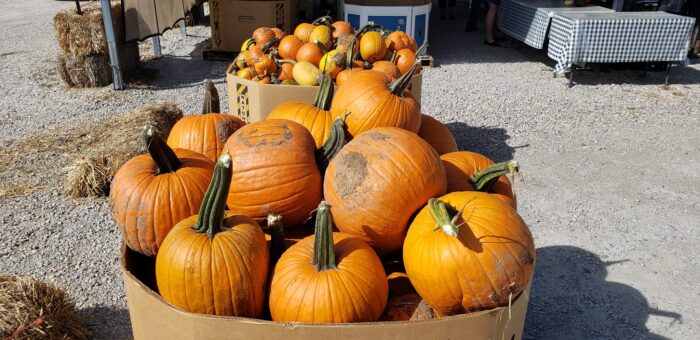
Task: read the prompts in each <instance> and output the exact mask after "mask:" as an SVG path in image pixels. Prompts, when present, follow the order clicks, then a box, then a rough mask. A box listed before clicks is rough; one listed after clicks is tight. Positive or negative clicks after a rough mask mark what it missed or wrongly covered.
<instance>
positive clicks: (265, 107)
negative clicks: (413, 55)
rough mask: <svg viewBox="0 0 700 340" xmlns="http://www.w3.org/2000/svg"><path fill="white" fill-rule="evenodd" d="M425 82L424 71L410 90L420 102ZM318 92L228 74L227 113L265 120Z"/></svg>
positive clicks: (251, 119) (248, 119)
mask: <svg viewBox="0 0 700 340" xmlns="http://www.w3.org/2000/svg"><path fill="white" fill-rule="evenodd" d="M422 85H423V74H422V73H420V74H418V75H417V76H414V77H413V79H412V83H411V85H410V87H411V93H412V94H413V97H414V98H415V99H416V100H417V101H418V103H420V101H421V86H422ZM336 89H337V88H336ZM316 92H318V86H298V85H271V84H260V83H256V82H254V81H252V80H246V79H243V78H239V77H236V76H235V75H234V74H232V73H226V94H227V95H228V113H229V114H232V115H236V116H238V117H239V118H241V119H243V121H245V122H246V123H251V122H257V121H261V120H265V118H267V115H268V114H269V113H270V111H272V110H273V109H274V108H276V107H277V106H278V105H280V104H282V103H286V102H291V101H299V102H305V103H309V104H312V103H313V102H314V98H315V97H316Z"/></svg>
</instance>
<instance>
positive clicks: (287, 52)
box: [277, 35, 304, 59]
mask: <svg viewBox="0 0 700 340" xmlns="http://www.w3.org/2000/svg"><path fill="white" fill-rule="evenodd" d="M302 45H304V43H303V42H302V41H301V40H299V38H298V37H297V36H294V35H288V36H286V37H284V38H282V40H280V46H279V47H278V48H277V51H278V52H279V55H280V57H282V58H283V59H296V57H297V52H299V49H300V48H301V46H302Z"/></svg>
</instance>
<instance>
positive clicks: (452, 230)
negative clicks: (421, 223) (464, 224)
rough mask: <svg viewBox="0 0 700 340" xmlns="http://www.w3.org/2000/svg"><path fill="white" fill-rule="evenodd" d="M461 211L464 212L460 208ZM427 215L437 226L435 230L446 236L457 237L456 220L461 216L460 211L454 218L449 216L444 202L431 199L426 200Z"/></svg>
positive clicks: (457, 227)
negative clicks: (439, 230)
mask: <svg viewBox="0 0 700 340" xmlns="http://www.w3.org/2000/svg"><path fill="white" fill-rule="evenodd" d="M465 206H466V205H465ZM462 210H464V208H462ZM428 213H430V216H431V217H432V218H433V220H434V221H435V224H437V227H436V228H435V229H436V230H437V229H441V230H442V231H443V232H444V233H445V234H446V235H447V236H457V235H459V226H458V225H457V224H456V223H457V219H459V217H460V216H462V211H459V212H458V213H457V214H456V215H454V216H450V212H449V211H448V210H447V204H446V203H445V202H443V201H440V200H439V199H437V198H431V199H430V200H428Z"/></svg>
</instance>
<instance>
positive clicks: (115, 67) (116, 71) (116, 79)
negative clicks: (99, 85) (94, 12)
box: [100, 0, 124, 90]
mask: <svg viewBox="0 0 700 340" xmlns="http://www.w3.org/2000/svg"><path fill="white" fill-rule="evenodd" d="M100 2H101V5H102V20H103V22H104V25H105V36H106V37H107V48H108V50H109V63H110V64H112V78H113V83H114V89H115V90H123V89H124V81H123V79H122V69H121V67H120V66H119V51H117V42H116V40H117V39H116V35H115V34H114V25H113V23H112V7H111V6H110V4H109V0H101V1H100Z"/></svg>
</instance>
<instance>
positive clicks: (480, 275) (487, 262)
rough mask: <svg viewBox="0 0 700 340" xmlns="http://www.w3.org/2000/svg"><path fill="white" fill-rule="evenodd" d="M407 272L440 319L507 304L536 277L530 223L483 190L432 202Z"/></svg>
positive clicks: (411, 245)
mask: <svg viewBox="0 0 700 340" xmlns="http://www.w3.org/2000/svg"><path fill="white" fill-rule="evenodd" d="M403 259H404V265H405V266H406V274H408V277H409V278H410V279H411V283H412V284H413V286H414V287H415V288H416V291H417V292H418V294H420V296H421V297H423V299H425V301H426V302H427V303H428V304H429V305H430V306H431V307H433V309H434V310H435V312H436V314H438V315H454V314H461V313H467V312H472V311H478V310H484V309H491V308H494V307H498V306H504V305H508V303H509V301H511V300H512V299H515V298H516V297H517V296H518V294H520V292H522V291H523V289H525V287H526V285H527V283H528V282H529V281H530V278H531V276H532V270H533V264H534V262H535V245H534V243H533V240H532V235H531V234H530V231H529V230H528V228H527V226H526V225H525V222H523V220H522V219H521V218H520V216H518V214H517V213H516V212H515V210H513V209H512V208H511V207H509V206H508V205H506V204H504V203H503V202H502V201H500V200H498V199H496V198H494V197H492V196H491V195H489V194H485V193H481V192H473V191H472V192H455V193H450V194H447V195H445V196H443V197H440V198H439V199H431V200H430V202H429V203H428V205H427V206H425V207H424V208H423V209H422V210H421V211H420V212H419V213H418V215H417V216H416V217H415V218H414V220H413V222H412V223H411V226H410V227H409V229H408V235H407V236H406V241H405V242H404V248H403Z"/></svg>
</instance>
